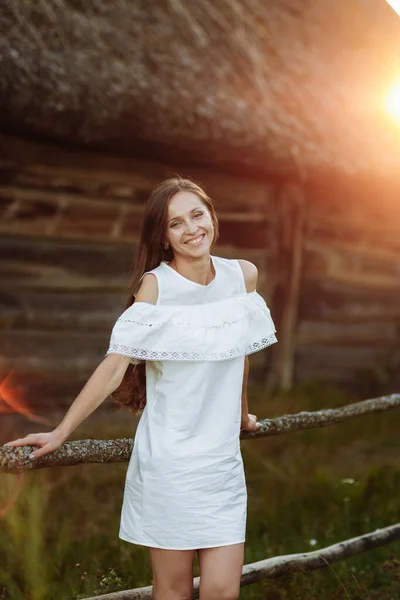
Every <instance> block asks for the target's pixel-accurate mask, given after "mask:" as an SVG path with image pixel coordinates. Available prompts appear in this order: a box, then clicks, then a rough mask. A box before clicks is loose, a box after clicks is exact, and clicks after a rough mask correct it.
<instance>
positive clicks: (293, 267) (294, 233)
mask: <svg viewBox="0 0 400 600" xmlns="http://www.w3.org/2000/svg"><path fill="white" fill-rule="evenodd" d="M283 196H284V197H283V198H282V199H281V203H280V204H281V207H283V210H281V213H280V214H281V219H282V221H281V229H282V246H281V247H280V253H281V254H282V255H286V261H285V263H286V264H285V266H284V269H285V270H286V278H285V284H284V287H285V295H284V297H283V299H282V301H283V310H282V313H281V318H280V320H279V330H280V336H279V348H278V351H277V363H276V372H277V377H278V382H279V386H280V387H281V389H283V390H287V389H289V388H290V387H291V385H292V382H293V376H294V351H295V343H296V338H295V332H296V326H297V311H298V301H299V291H300V274H301V268H302V254H303V249H302V246H303V229H304V198H303V195H302V191H301V189H300V188H299V187H293V186H291V187H289V188H284V190H283Z"/></svg>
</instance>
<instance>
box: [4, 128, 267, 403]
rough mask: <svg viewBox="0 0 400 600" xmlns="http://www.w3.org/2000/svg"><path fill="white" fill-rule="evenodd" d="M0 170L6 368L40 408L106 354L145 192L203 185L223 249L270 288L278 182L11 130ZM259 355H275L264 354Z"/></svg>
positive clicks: (261, 358) (75, 387) (60, 398)
mask: <svg viewBox="0 0 400 600" xmlns="http://www.w3.org/2000/svg"><path fill="white" fill-rule="evenodd" d="M0 168H1V186H0V210H1V212H0V215H1V216H0V235H1V241H0V254H1V259H0V288H1V291H0V315H1V316H0V331H1V362H0V369H1V373H2V374H3V377H4V374H5V373H8V372H9V370H10V369H14V374H13V376H12V385H14V386H17V385H18V390H19V394H20V396H22V397H23V398H26V399H28V401H29V404H30V405H31V406H33V407H35V408H40V407H46V406H50V405H52V404H54V402H57V403H58V405H62V406H64V405H68V404H69V403H70V402H71V400H72V399H73V396H74V395H76V393H78V391H79V389H80V388H81V387H82V385H83V384H84V382H85V381H86V379H87V377H88V376H89V375H90V373H91V372H92V371H93V370H94V369H95V368H96V366H97V364H98V363H99V362H100V361H101V360H102V358H103V357H104V354H105V352H106V350H107V347H108V341H109V337H110V333H111V328H112V325H113V323H114V322H115V320H116V318H117V317H118V315H119V314H120V313H121V312H122V310H123V307H124V305H125V302H126V299H127V294H128V289H127V286H128V282H129V275H130V270H131V266H132V262H133V258H134V252H135V247H136V244H137V242H138V236H139V231H140V224H141V218H142V214H143V211H144V207H145V204H146V201H147V198H148V196H149V193H150V191H151V189H152V188H153V187H154V186H155V185H156V184H157V183H158V182H159V181H161V180H162V179H164V178H166V177H170V176H173V175H174V174H175V173H177V172H178V173H179V174H181V175H188V176H191V177H193V178H194V179H195V180H196V181H198V182H200V183H202V184H203V185H204V186H205V188H206V189H207V191H208V193H210V194H211V195H212V196H213V197H214V198H215V199H216V207H217V211H218V215H219V220H220V228H221V236H220V243H219V246H218V252H217V253H218V254H220V255H221V256H226V257H242V258H246V259H248V260H251V261H253V262H255V263H256V264H257V265H258V266H259V268H260V290H262V292H263V294H264V295H265V296H266V297H267V298H268V297H270V296H271V295H272V287H273V284H274V283H273V277H272V276H270V277H268V282H267V277H266V273H268V272H269V271H271V272H272V268H271V267H270V266H269V265H268V263H269V262H271V264H272V260H271V253H273V252H274V240H273V232H274V224H273V223H274V218H275V217H274V210H273V207H274V188H273V186H268V185H265V184H260V183H254V182H251V181H246V180H242V179H239V178H237V177H229V178H228V177H227V176H226V175H225V176H221V175H216V174H210V173H205V172H201V171H198V170H190V171H188V170H187V169H179V168H178V167H176V166H174V167H170V166H164V165H159V164H151V163H144V162H139V161H135V160H129V159H123V158H115V157H107V156H101V155H88V154H85V153H79V152H75V151H71V150H70V151H68V150H62V149H59V148H55V147H52V146H49V145H46V144H38V143H29V142H26V141H21V140H17V139H12V138H9V137H8V138H3V140H2V160H1V163H0ZM267 206H268V207H269V209H268V210H266V207H267ZM268 239H269V240H270V244H269V245H268ZM266 240H267V244H266ZM266 245H267V249H266ZM269 247H270V251H269V250H268V248H269ZM265 361H267V363H268V364H267V365H266V364H265ZM253 363H254V365H255V368H257V366H258V367H259V368H262V367H265V366H266V367H268V366H270V365H271V364H272V363H271V358H270V357H267V356H266V355H265V354H263V355H255V356H254V360H253ZM10 385H11V384H10Z"/></svg>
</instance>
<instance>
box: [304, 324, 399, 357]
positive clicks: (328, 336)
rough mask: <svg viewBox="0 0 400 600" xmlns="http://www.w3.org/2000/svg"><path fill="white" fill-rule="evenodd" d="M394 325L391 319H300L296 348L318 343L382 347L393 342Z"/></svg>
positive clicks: (394, 338) (394, 339)
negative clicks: (339, 320)
mask: <svg viewBox="0 0 400 600" xmlns="http://www.w3.org/2000/svg"><path fill="white" fill-rule="evenodd" d="M396 339H397V336H396V327H395V324H394V323H393V322H391V321H388V320H386V322H371V321H369V322H367V323H365V322H364V323H351V322H349V323H338V322H334V323H328V322H326V321H305V320H303V321H301V323H300V324H299V327H298V332H297V344H296V348H297V350H299V349H300V348H302V347H303V346H305V345H307V346H315V345H318V344H321V343H323V344H329V345H343V346H344V345H347V344H348V345H350V346H351V347H358V346H368V347H372V346H375V347H376V348H382V347H384V346H386V345H388V344H390V343H393V342H395V341H396Z"/></svg>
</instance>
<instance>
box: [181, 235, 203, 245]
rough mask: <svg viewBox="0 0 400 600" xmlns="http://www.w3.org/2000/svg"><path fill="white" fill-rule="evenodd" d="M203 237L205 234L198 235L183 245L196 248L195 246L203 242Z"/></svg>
mask: <svg viewBox="0 0 400 600" xmlns="http://www.w3.org/2000/svg"><path fill="white" fill-rule="evenodd" d="M204 236H205V233H203V234H201V235H198V236H197V237H196V238H194V239H193V240H188V241H187V242H185V244H188V245H189V246H197V244H200V242H202V241H203V238H204Z"/></svg>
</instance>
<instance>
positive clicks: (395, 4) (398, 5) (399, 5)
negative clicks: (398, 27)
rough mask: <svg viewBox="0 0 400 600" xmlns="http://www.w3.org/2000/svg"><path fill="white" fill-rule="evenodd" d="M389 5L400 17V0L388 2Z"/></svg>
mask: <svg viewBox="0 0 400 600" xmlns="http://www.w3.org/2000/svg"><path fill="white" fill-rule="evenodd" d="M387 3H388V4H390V6H391V7H392V8H393V10H395V11H396V12H397V14H398V15H400V0H387Z"/></svg>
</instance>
